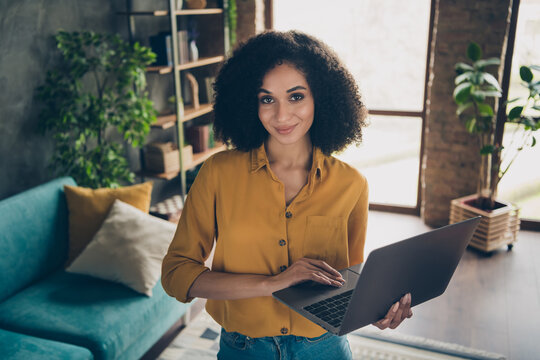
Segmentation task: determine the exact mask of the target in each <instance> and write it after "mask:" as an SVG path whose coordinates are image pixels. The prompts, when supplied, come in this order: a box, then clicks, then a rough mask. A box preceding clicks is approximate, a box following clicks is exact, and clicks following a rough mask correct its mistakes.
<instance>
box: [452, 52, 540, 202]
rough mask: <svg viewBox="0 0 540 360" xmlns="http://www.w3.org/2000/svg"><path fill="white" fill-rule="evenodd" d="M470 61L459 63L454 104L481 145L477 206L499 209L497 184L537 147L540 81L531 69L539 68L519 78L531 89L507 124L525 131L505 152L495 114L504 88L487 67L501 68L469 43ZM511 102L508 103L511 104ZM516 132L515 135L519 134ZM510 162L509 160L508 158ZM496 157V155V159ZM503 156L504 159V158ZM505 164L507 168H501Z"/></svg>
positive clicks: (523, 72)
mask: <svg viewBox="0 0 540 360" xmlns="http://www.w3.org/2000/svg"><path fill="white" fill-rule="evenodd" d="M467 58H468V59H469V60H471V62H472V64H467V63H463V62H460V63H457V64H456V67H455V69H456V73H457V76H456V78H455V85H456V87H455V89H454V93H453V97H454V101H455V103H456V104H457V105H458V108H457V111H456V113H457V115H458V116H459V118H460V119H461V120H462V121H463V122H464V124H465V128H466V129H467V131H468V132H469V133H470V134H473V135H476V137H477V139H478V143H479V145H480V155H481V165H480V174H479V175H480V176H479V181H478V186H477V198H478V199H477V204H476V206H477V207H479V208H481V209H484V210H491V209H494V208H495V207H496V203H495V196H496V192H497V185H498V184H499V182H500V180H501V178H502V177H503V176H504V175H505V174H506V172H507V171H508V169H509V168H510V166H511V165H512V163H513V162H514V160H515V158H516V156H517V155H518V154H519V152H520V151H521V150H522V149H524V148H525V147H527V146H535V145H536V139H535V137H534V135H533V133H534V132H535V131H536V130H538V129H539V128H540V121H539V119H540V118H539V116H538V111H539V110H540V108H539V93H540V82H539V81H534V79H533V78H534V76H533V73H532V70H531V69H534V70H539V69H540V68H539V67H538V66H535V65H533V66H530V67H527V66H522V67H521V68H520V77H521V80H522V81H523V86H525V87H526V88H527V89H528V90H529V94H528V97H527V98H526V99H514V100H512V101H510V102H514V101H518V100H521V102H522V104H520V105H518V106H515V107H513V108H512V109H511V110H510V111H509V113H508V115H507V122H508V123H513V124H515V128H516V129H520V128H521V130H522V131H520V132H519V134H520V135H521V137H520V139H518V140H517V142H516V141H514V140H515V139H512V141H511V146H512V149H504V148H503V146H502V145H501V144H497V143H495V132H496V111H495V109H494V105H495V103H496V102H495V100H496V99H497V98H499V97H500V96H501V92H502V90H501V87H500V85H499V82H498V80H497V79H496V78H495V76H493V75H492V74H491V73H489V72H487V71H486V67H488V66H494V65H499V64H500V60H499V59H496V58H491V59H482V51H481V49H480V46H478V44H476V43H470V44H469V46H468V48H467ZM510 102H509V103H510ZM516 134H517V132H514V135H516ZM508 154H510V156H511V159H510V160H509V161H507V159H506V158H505V156H506V155H508ZM494 155H496V156H494ZM501 155H502V156H501ZM502 164H505V165H504V166H501V165H502Z"/></svg>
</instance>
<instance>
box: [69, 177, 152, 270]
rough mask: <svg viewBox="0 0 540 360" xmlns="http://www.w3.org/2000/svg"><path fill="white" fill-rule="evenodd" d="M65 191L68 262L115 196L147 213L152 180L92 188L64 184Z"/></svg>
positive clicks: (99, 224) (82, 248)
mask: <svg viewBox="0 0 540 360" xmlns="http://www.w3.org/2000/svg"><path fill="white" fill-rule="evenodd" d="M64 191H65V192H66V199H67V204H68V209H69V255H68V261H67V265H69V264H71V262H72V261H73V260H74V259H75V258H76V257H77V256H79V254H80V253H81V252H82V251H83V250H84V248H85V247H86V245H88V243H89V242H90V241H91V240H92V238H93V237H94V235H95V234H96V233H97V231H98V230H99V228H100V227H101V224H102V223H103V221H104V220H105V218H106V217H107V214H108V213H109V209H110V208H111V205H112V204H113V202H114V200H116V199H120V200H122V201H123V202H125V203H128V204H130V205H132V206H135V207H136V208H137V209H140V210H142V211H144V212H146V213H147V212H148V211H149V209H150V198H151V196H152V182H145V183H142V184H137V185H132V186H126V187H121V188H116V189H109V188H102V189H95V190H94V189H89V188H83V187H77V186H66V187H65V188H64Z"/></svg>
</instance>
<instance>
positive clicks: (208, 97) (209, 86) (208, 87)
mask: <svg viewBox="0 0 540 360" xmlns="http://www.w3.org/2000/svg"><path fill="white" fill-rule="evenodd" d="M215 81H216V78H215V76H207V77H205V78H203V81H202V84H200V86H201V88H202V89H200V90H199V91H200V94H201V101H202V102H203V103H205V104H212V103H213V101H214V87H213V84H214V82H215Z"/></svg>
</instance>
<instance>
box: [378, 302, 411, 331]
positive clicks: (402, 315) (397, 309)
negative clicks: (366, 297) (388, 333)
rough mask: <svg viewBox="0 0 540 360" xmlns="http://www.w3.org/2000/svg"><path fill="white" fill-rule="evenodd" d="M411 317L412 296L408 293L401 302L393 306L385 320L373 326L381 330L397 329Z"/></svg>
mask: <svg viewBox="0 0 540 360" xmlns="http://www.w3.org/2000/svg"><path fill="white" fill-rule="evenodd" d="M410 317H412V310H411V294H410V293H407V294H405V295H403V297H402V298H401V300H399V301H398V302H397V303H395V304H394V305H392V307H391V308H390V310H388V313H387V314H386V316H385V317H384V318H383V319H381V320H379V321H377V322H375V323H373V325H375V326H376V327H378V328H379V329H381V330H384V329H386V328H390V329H395V328H397V327H398V326H399V324H401V323H402V322H403V320H405V319H407V318H410Z"/></svg>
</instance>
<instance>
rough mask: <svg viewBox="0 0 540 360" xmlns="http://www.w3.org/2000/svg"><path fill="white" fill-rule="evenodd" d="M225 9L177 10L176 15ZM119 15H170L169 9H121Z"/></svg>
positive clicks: (218, 11)
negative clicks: (127, 10)
mask: <svg viewBox="0 0 540 360" xmlns="http://www.w3.org/2000/svg"><path fill="white" fill-rule="evenodd" d="M221 13H223V9H218V8H211V9H193V10H176V11H175V12H174V14H175V15H211V14H221ZM118 15H128V16H168V15H169V11H168V10H155V11H129V12H126V11H120V12H118Z"/></svg>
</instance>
